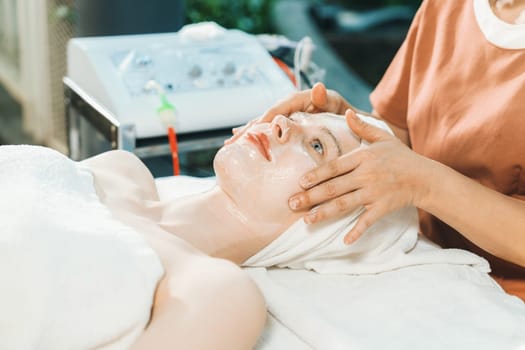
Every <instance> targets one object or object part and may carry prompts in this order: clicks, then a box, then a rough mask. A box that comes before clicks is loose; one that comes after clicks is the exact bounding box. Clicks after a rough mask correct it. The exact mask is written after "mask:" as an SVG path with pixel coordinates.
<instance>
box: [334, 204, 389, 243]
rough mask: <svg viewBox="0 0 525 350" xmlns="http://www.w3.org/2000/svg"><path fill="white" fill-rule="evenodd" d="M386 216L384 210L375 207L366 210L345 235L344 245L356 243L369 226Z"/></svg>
mask: <svg viewBox="0 0 525 350" xmlns="http://www.w3.org/2000/svg"><path fill="white" fill-rule="evenodd" d="M385 214H387V211H386V210H381V209H379V208H377V207H373V208H367V209H366V210H365V211H364V212H363V213H362V214H361V215H360V216H359V219H357V222H356V224H355V225H354V227H352V229H351V230H350V231H349V232H348V233H347V234H346V235H345V237H344V242H345V244H352V243H354V242H355V241H357V240H358V239H359V238H360V237H361V236H362V235H363V234H364V233H365V232H366V230H368V228H369V227H370V226H372V225H373V224H374V223H375V222H376V221H377V220H379V219H380V218H381V217H382V216H384V215H385Z"/></svg>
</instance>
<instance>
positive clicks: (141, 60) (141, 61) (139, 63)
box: [135, 55, 153, 67]
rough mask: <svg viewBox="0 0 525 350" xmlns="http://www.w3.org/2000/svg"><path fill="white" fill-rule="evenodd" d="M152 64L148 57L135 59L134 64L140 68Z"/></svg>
mask: <svg viewBox="0 0 525 350" xmlns="http://www.w3.org/2000/svg"><path fill="white" fill-rule="evenodd" d="M152 63H153V59H152V58H151V57H149V56H148V55H144V56H140V57H137V58H136V59H135V64H136V65H137V66H140V67H147V66H150V65H151V64H152Z"/></svg>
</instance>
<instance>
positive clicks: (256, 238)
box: [159, 186, 285, 264]
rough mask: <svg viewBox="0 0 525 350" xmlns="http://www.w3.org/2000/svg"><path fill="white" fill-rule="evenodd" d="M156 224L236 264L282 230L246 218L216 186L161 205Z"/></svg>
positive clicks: (262, 246)
mask: <svg viewBox="0 0 525 350" xmlns="http://www.w3.org/2000/svg"><path fill="white" fill-rule="evenodd" d="M159 224H160V226H161V227H162V228H163V229H165V230H166V231H168V232H170V233H172V234H175V235H176V236H178V237H180V238H182V239H184V240H185V241H187V242H189V243H191V244H192V245H193V246H195V247H196V248H197V249H200V250H202V251H203V252H205V253H207V254H209V255H211V256H214V257H218V258H224V259H228V260H231V261H233V262H235V263H237V264H241V263H242V262H244V261H245V260H246V259H248V258H249V257H250V256H252V255H253V254H255V253H256V252H258V251H259V250H261V249H262V248H264V247H265V246H266V245H268V244H269V243H270V242H271V241H272V240H273V239H275V237H276V236H277V235H278V234H279V233H280V232H281V231H282V230H284V228H285V227H284V226H283V225H281V224H279V225H276V224H275V223H268V222H260V219H254V218H253V217H250V216H249V215H247V214H246V213H244V212H243V211H241V210H240V209H239V208H238V207H237V205H236V204H235V203H234V201H233V200H232V199H231V198H230V197H229V196H228V195H227V194H226V193H224V192H223V191H222V190H221V189H220V187H218V186H215V187H214V188H213V189H211V190H210V191H207V192H205V193H199V194H197V195H190V196H186V197H183V198H181V199H179V200H175V201H171V202H167V203H164V209H163V214H162V218H161V220H160V223H159Z"/></svg>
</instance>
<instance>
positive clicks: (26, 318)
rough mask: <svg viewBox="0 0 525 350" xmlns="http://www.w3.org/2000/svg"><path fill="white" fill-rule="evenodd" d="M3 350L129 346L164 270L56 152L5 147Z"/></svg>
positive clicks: (0, 184) (89, 181)
mask: <svg viewBox="0 0 525 350" xmlns="http://www.w3.org/2000/svg"><path fill="white" fill-rule="evenodd" d="M0 194H1V199H0V276H2V287H1V288H0V310H1V312H0V349H17V350H23V349H31V350H33V349H54V350H60V349H94V348H97V349H111V350H116V349H127V348H128V347H129V346H130V344H132V342H133V341H134V340H135V339H136V338H137V337H138V336H139V335H140V334H141V333H142V331H143V329H144V327H145V325H146V324H147V322H148V321H149V318H150V310H151V306H152V301H153V295H154V291H155V288H156V285H157V282H158V281H159V279H160V278H161V276H162V274H163V269H162V266H161V264H160V261H159V259H158V257H157V256H156V254H155V253H154V251H153V250H152V249H151V248H150V247H149V246H148V245H147V244H146V242H145V241H144V240H143V239H142V238H141V237H140V236H139V235H138V233H137V232H135V231H134V230H133V229H131V228H130V227H128V226H126V225H124V224H122V223H121V222H119V221H117V220H115V219H114V218H113V217H112V216H111V213H110V211H109V210H108V209H107V208H106V207H105V206H104V205H102V204H101V203H100V201H99V199H98V197H97V195H96V192H95V189H94V187H93V178H92V175H91V174H90V172H89V171H88V170H87V169H86V168H84V167H82V166H80V164H77V163H75V162H73V161H71V160H70V159H68V158H67V157H65V156H63V155H61V154H59V153H58V152H56V151H53V150H50V149H48V148H44V147H35V146H1V147H0Z"/></svg>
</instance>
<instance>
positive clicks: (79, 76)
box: [68, 23, 295, 138]
mask: <svg viewBox="0 0 525 350" xmlns="http://www.w3.org/2000/svg"><path fill="white" fill-rule="evenodd" d="M68 77H69V78H70V79H72V80H73V81H74V82H75V83H76V84H77V85H78V86H79V87H80V88H82V89H83V90H84V91H85V92H86V93H87V94H89V95H90V96H91V97H92V98H93V99H95V100H96V101H97V102H98V103H100V104H101V105H103V106H104V107H105V108H106V109H107V110H108V111H110V112H111V113H112V114H113V115H114V117H115V118H116V119H118V120H119V122H121V123H122V124H127V125H130V124H131V125H134V127H135V130H136V133H137V138H141V137H153V136H160V135H164V134H165V130H164V128H163V127H162V125H161V123H160V121H159V119H158V118H157V116H156V110H157V107H158V104H159V96H158V94H157V91H155V90H151V89H149V88H148V86H147V85H148V82H149V81H152V80H153V81H155V82H157V83H158V84H159V85H160V86H162V88H163V90H164V91H165V93H166V96H167V97H168V98H169V100H170V102H171V103H172V104H174V105H175V107H176V108H177V112H178V121H177V125H176V127H177V132H178V133H185V132H194V131H206V130H214V129H222V128H228V127H232V126H237V125H241V124H243V123H246V122H247V121H249V120H251V119H253V118H256V117H258V116H259V115H260V114H261V113H263V112H264V111H265V110H266V109H267V108H268V107H270V106H271V105H272V104H273V103H275V102H276V101H277V100H278V99H280V98H283V97H285V96H286V95H288V94H289V93H290V92H292V91H294V90H295V87H294V86H293V84H292V83H291V82H290V80H289V79H288V78H287V77H286V75H285V74H284V73H283V72H282V71H281V70H280V68H279V67H278V66H277V65H276V64H275V63H274V62H273V60H272V58H271V57H270V55H269V54H268V52H267V51H266V50H265V49H264V47H263V46H262V45H261V44H260V43H259V42H258V40H257V38H256V37H255V36H253V35H249V34H247V33H244V32H241V31H238V30H226V29H223V28H221V27H218V26H217V25H215V24H209V23H207V24H197V25H190V27H184V28H183V29H181V31H179V32H177V33H164V34H147V35H124V36H112V37H91V38H74V39H72V40H71V41H70V42H69V45H68Z"/></svg>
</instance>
